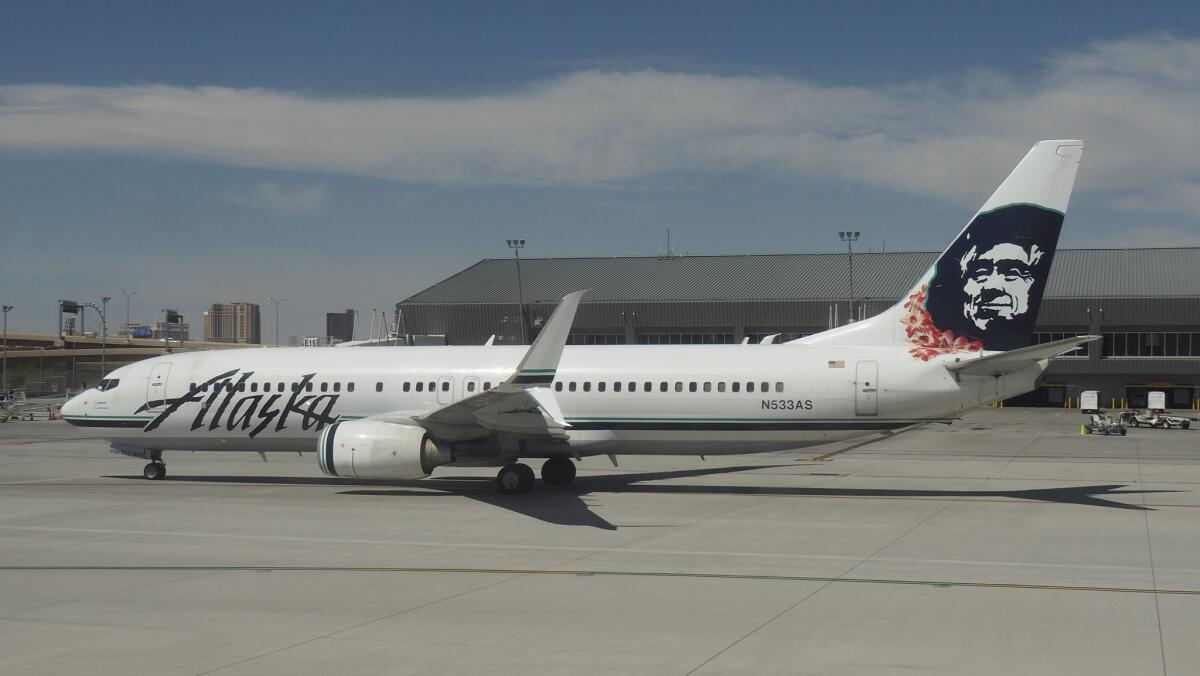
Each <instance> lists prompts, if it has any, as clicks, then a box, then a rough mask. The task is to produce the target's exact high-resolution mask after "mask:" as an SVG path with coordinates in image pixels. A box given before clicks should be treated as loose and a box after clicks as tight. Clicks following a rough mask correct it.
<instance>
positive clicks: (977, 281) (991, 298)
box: [960, 242, 1044, 330]
mask: <svg viewBox="0 0 1200 676" xmlns="http://www.w3.org/2000/svg"><path fill="white" fill-rule="evenodd" d="M1043 254H1044V252H1043V251H1042V250H1041V249H1040V248H1039V247H1038V245H1036V244H1034V245H1033V246H1032V247H1030V248H1029V249H1026V248H1025V247H1023V246H1021V245H1019V244H1013V243H1011V242H1004V243H1002V244H997V245H995V246H993V247H992V248H990V249H988V250H987V251H984V252H983V253H980V252H979V247H976V246H973V247H971V249H970V250H969V251H967V253H966V255H964V256H963V257H962V262H961V266H960V267H961V270H962V274H963V296H964V300H963V316H964V317H966V318H967V319H969V320H971V323H973V324H974V325H975V326H976V327H978V328H979V329H981V330H986V329H987V327H988V324H990V323H991V322H992V321H994V320H997V319H998V320H1002V321H1006V320H1011V319H1013V318H1014V317H1017V316H1020V315H1023V314H1025V313H1027V312H1029V292H1030V290H1031V289H1032V288H1033V283H1034V281H1036V279H1037V277H1036V276H1035V275H1034V271H1035V269H1036V268H1037V265H1038V263H1039V262H1040V261H1041V260H1042V258H1043Z"/></svg>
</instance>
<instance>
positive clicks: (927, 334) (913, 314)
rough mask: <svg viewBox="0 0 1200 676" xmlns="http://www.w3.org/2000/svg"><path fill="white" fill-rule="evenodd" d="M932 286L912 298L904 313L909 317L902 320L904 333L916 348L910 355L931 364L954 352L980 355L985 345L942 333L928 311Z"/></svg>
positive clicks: (947, 332) (920, 290)
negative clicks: (938, 358)
mask: <svg viewBox="0 0 1200 676" xmlns="http://www.w3.org/2000/svg"><path fill="white" fill-rule="evenodd" d="M928 290H929V285H928V284H922V285H921V288H920V289H919V290H918V291H917V292H916V293H914V294H913V295H911V296H909V297H908V300H907V301H905V303H904V309H905V310H908V316H906V317H904V318H903V319H901V320H900V323H901V324H904V333H905V335H907V336H908V342H910V343H912V344H913V345H915V346H916V347H913V348H910V349H909V351H908V353H909V354H911V355H912V356H913V357H916V358H917V359H920V360H921V361H929V360H930V358H932V357H934V356H937V355H939V354H949V353H951V352H979V351H981V350H982V349H983V343H982V342H981V341H978V340H968V339H967V337H966V336H955V335H954V332H953V331H942V330H941V329H939V328H938V327H937V326H935V325H934V323H933V317H932V316H931V315H930V314H929V311H928V310H926V309H925V299H926V297H927V296H928Z"/></svg>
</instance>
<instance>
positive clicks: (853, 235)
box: [838, 230, 862, 321]
mask: <svg viewBox="0 0 1200 676" xmlns="http://www.w3.org/2000/svg"><path fill="white" fill-rule="evenodd" d="M861 234H862V233H861V232H859V231H858V230H839V231H838V238H839V239H841V240H842V241H843V242H845V243H846V257H847V258H848V259H849V261H850V321H854V243H855V242H857V241H858V236H859V235H861Z"/></svg>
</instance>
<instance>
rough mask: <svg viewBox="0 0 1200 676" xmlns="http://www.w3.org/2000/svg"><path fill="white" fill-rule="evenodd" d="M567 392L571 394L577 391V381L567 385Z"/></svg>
mask: <svg viewBox="0 0 1200 676" xmlns="http://www.w3.org/2000/svg"><path fill="white" fill-rule="evenodd" d="M567 391H569V392H574V391H575V381H574V380H572V381H571V382H570V383H568V384H567Z"/></svg>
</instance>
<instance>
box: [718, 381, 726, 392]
mask: <svg viewBox="0 0 1200 676" xmlns="http://www.w3.org/2000/svg"><path fill="white" fill-rule="evenodd" d="M717 391H718V392H724V391H725V383H717Z"/></svg>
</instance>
